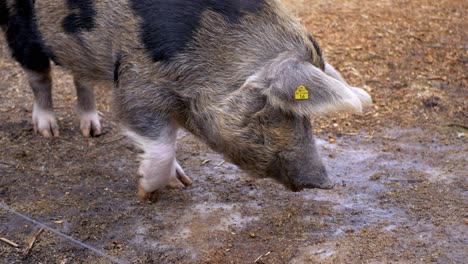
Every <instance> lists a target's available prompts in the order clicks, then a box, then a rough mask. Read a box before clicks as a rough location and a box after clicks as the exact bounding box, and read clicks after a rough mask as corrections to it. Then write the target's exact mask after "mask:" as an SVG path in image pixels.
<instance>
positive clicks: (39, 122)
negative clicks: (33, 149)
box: [25, 68, 59, 137]
mask: <svg viewBox="0 0 468 264" xmlns="http://www.w3.org/2000/svg"><path fill="white" fill-rule="evenodd" d="M25 71H26V74H27V76H28V81H29V85H30V86H31V88H32V90H33V93H34V107H33V115H32V116H33V125H34V131H35V132H36V133H39V134H41V135H42V136H44V137H51V136H54V137H57V136H58V135H59V129H58V125H57V121H56V119H55V114H54V112H53V106H52V78H51V76H50V68H47V69H46V70H44V71H33V70H28V69H25Z"/></svg>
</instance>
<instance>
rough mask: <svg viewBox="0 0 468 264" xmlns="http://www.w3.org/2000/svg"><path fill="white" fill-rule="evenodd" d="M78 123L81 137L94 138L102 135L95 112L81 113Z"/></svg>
mask: <svg viewBox="0 0 468 264" xmlns="http://www.w3.org/2000/svg"><path fill="white" fill-rule="evenodd" d="M80 121H81V122H80V128H81V133H82V134H83V136H85V137H90V136H93V137H96V136H99V135H100V134H101V133H102V127H101V122H99V116H98V113H97V112H96V111H94V112H88V113H82V114H81V115H80Z"/></svg>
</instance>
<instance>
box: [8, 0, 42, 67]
mask: <svg viewBox="0 0 468 264" xmlns="http://www.w3.org/2000/svg"><path fill="white" fill-rule="evenodd" d="M13 9H14V10H15V12H14V14H10V16H9V18H8V22H7V26H6V39H7V42H8V46H9V47H10V49H11V51H12V55H13V57H14V58H15V59H16V60H17V61H18V62H19V63H20V64H21V66H23V67H24V68H26V69H29V70H33V71H44V70H47V69H48V68H49V67H50V62H49V53H50V52H49V51H48V49H46V48H45V46H44V41H43V40H42V37H41V34H40V32H39V29H38V27H37V24H36V21H35V10H34V3H33V1H32V0H24V1H16V2H15V5H14V7H13Z"/></svg>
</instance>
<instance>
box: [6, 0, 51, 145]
mask: <svg viewBox="0 0 468 264" xmlns="http://www.w3.org/2000/svg"><path fill="white" fill-rule="evenodd" d="M8 4H11V6H9V8H7V5H8ZM0 13H1V15H2V18H1V19H0V24H1V27H2V29H3V30H4V31H5V36H6V40H7V43H8V46H9V47H10V50H11V54H12V56H13V57H14V58H15V59H16V60H17V61H18V62H19V63H20V64H21V66H22V67H23V69H24V70H25V72H26V74H27V76H28V80H29V84H30V86H31V88H32V90H33V93H34V97H35V100H34V108H33V124H34V130H35V131H36V132H39V133H40V134H41V135H43V136H44V137H50V136H58V134H59V131H58V126H57V122H56V119H55V115H54V113H53V107H52V78H51V76H50V62H49V57H50V52H49V51H48V50H47V49H46V48H44V43H43V40H42V38H41V36H40V33H39V30H38V29H37V25H36V23H35V20H34V4H33V2H32V1H14V4H13V1H10V2H8V3H6V2H5V1H3V2H2V4H1V5H0Z"/></svg>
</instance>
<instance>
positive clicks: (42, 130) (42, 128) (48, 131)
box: [32, 104, 59, 138]
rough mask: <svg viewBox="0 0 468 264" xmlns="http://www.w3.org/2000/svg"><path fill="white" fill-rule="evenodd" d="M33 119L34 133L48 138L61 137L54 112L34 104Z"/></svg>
mask: <svg viewBox="0 0 468 264" xmlns="http://www.w3.org/2000/svg"><path fill="white" fill-rule="evenodd" d="M32 117H33V118H32V119H33V120H32V121H33V125H34V131H35V132H36V133H39V134H41V135H42V136H43V137H46V138H48V137H51V136H54V137H58V136H59V128H58V125H57V120H56V119H55V114H54V112H53V111H51V110H44V109H42V108H40V107H39V106H38V105H37V104H34V108H33V114H32Z"/></svg>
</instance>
